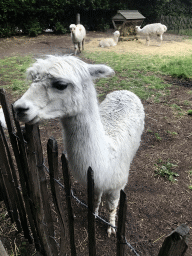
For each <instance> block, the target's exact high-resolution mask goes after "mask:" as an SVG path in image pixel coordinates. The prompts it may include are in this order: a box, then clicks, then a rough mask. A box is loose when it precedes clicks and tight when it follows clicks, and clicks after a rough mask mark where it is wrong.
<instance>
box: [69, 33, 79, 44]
mask: <svg viewBox="0 0 192 256" xmlns="http://www.w3.org/2000/svg"><path fill="white" fill-rule="evenodd" d="M71 35H72V40H73V42H78V39H77V37H76V35H75V33H71Z"/></svg>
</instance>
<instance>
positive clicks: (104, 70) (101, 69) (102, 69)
mask: <svg viewBox="0 0 192 256" xmlns="http://www.w3.org/2000/svg"><path fill="white" fill-rule="evenodd" d="M88 69H89V73H90V75H91V77H92V79H97V78H102V77H107V76H113V75H114V74H115V71H114V70H113V69H112V68H110V67H108V66H106V65H102V64H100V65H99V64H95V65H91V64H89V66H88Z"/></svg>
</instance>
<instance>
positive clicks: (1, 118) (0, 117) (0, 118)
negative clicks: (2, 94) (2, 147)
mask: <svg viewBox="0 0 192 256" xmlns="http://www.w3.org/2000/svg"><path fill="white" fill-rule="evenodd" d="M0 123H1V126H2V127H3V128H7V125H6V122H5V116H4V113H3V109H2V107H1V105H0Z"/></svg>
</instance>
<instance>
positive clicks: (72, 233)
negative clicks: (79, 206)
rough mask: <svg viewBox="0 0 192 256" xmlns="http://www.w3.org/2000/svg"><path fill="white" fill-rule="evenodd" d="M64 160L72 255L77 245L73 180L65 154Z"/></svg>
mask: <svg viewBox="0 0 192 256" xmlns="http://www.w3.org/2000/svg"><path fill="white" fill-rule="evenodd" d="M61 161H62V170H63V177H64V184H65V195H66V201H67V210H68V222H69V223H68V224H69V236H70V245H71V255H72V256H76V255H77V253H76V247H75V234H74V215H73V208H72V204H71V182H70V174H69V170H68V165H67V159H66V157H65V155H64V154H62V156H61Z"/></svg>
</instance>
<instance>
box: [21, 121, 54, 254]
mask: <svg viewBox="0 0 192 256" xmlns="http://www.w3.org/2000/svg"><path fill="white" fill-rule="evenodd" d="M25 127H26V136H27V138H26V139H27V143H28V152H27V153H28V162H29V167H30V173H31V182H32V184H33V191H34V196H33V200H34V202H33V203H34V204H35V206H36V207H35V208H36V211H35V213H36V223H37V227H38V234H39V239H40V240H41V244H42V248H43V251H44V253H45V255H46V256H53V255H54V256H57V255H58V252H57V246H56V243H55V239H54V227H53V219H52V215H51V209H50V204H49V194H48V191H47V180H46V176H45V172H44V163H43V153H42V147H41V141H40V134H39V127H38V125H36V124H35V125H25Z"/></svg>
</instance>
